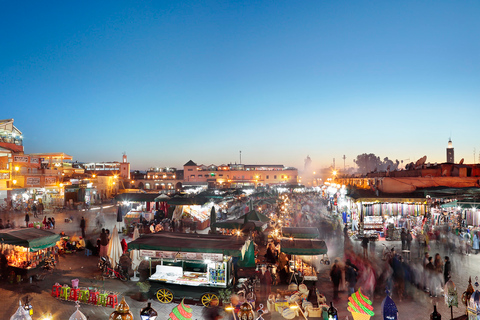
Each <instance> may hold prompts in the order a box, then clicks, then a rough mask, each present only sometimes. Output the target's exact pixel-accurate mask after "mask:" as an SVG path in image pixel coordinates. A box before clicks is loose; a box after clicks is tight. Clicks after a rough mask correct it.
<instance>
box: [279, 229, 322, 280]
mask: <svg viewBox="0 0 480 320" xmlns="http://www.w3.org/2000/svg"><path fill="white" fill-rule="evenodd" d="M280 251H281V252H283V253H285V254H289V255H291V256H292V259H290V270H291V271H292V272H293V274H292V277H291V279H296V278H295V277H296V276H302V277H303V279H304V280H305V281H317V280H318V278H317V271H316V270H317V269H318V267H319V264H320V261H321V259H320V255H326V254H327V251H328V250H327V245H326V244H325V241H323V240H319V239H295V238H288V239H287V238H282V239H281V240H280ZM297 280H298V279H297Z"/></svg>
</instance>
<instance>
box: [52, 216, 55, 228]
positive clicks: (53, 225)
mask: <svg viewBox="0 0 480 320" xmlns="http://www.w3.org/2000/svg"><path fill="white" fill-rule="evenodd" d="M52 228H53V229H55V218H54V217H52Z"/></svg>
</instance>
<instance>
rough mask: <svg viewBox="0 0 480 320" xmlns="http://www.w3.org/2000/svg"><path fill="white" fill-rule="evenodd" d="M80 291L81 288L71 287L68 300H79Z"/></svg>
mask: <svg viewBox="0 0 480 320" xmlns="http://www.w3.org/2000/svg"><path fill="white" fill-rule="evenodd" d="M79 293H80V289H79V288H72V289H70V295H69V296H68V300H72V301H77V300H78V294H79Z"/></svg>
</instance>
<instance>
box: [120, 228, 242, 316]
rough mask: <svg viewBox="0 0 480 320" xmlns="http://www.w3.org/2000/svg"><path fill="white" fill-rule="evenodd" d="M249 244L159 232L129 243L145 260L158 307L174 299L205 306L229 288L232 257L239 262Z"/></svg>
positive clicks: (231, 281) (219, 236) (229, 238)
mask: <svg viewBox="0 0 480 320" xmlns="http://www.w3.org/2000/svg"><path fill="white" fill-rule="evenodd" d="M248 245H249V241H245V239H244V238H241V237H235V236H234V237H232V236H222V235H204V234H185V233H171V232H159V233H155V234H148V235H144V236H142V237H140V238H139V239H137V240H135V241H132V242H130V243H129V246H128V247H129V249H137V250H140V256H141V257H144V258H146V259H148V260H149V266H148V268H149V275H150V276H149V278H148V281H149V282H150V285H151V287H150V290H151V293H152V294H153V295H154V296H155V297H156V298H157V299H158V301H160V302H162V303H170V302H171V301H172V300H173V299H174V298H187V299H193V300H199V301H201V303H202V304H203V305H204V306H207V307H208V306H209V305H210V302H211V301H212V300H214V299H217V300H219V301H220V299H219V293H218V292H219V291H220V290H225V289H227V288H232V287H233V257H239V258H240V259H242V258H243V257H242V252H246V250H247V248H248Z"/></svg>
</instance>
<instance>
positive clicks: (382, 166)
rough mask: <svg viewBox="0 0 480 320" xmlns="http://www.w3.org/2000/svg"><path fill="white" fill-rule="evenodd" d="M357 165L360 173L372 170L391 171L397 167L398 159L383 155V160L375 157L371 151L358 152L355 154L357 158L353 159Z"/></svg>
mask: <svg viewBox="0 0 480 320" xmlns="http://www.w3.org/2000/svg"><path fill="white" fill-rule="evenodd" d="M354 161H355V163H356V164H357V166H358V172H359V173H361V174H367V173H369V172H373V171H387V170H390V171H393V170H396V169H398V165H399V164H400V161H398V160H395V162H394V161H393V160H390V159H388V157H385V158H384V159H383V161H381V160H380V157H377V156H376V155H375V154H373V153H369V154H366V153H364V154H360V155H358V156H357V159H355V160H354Z"/></svg>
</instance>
